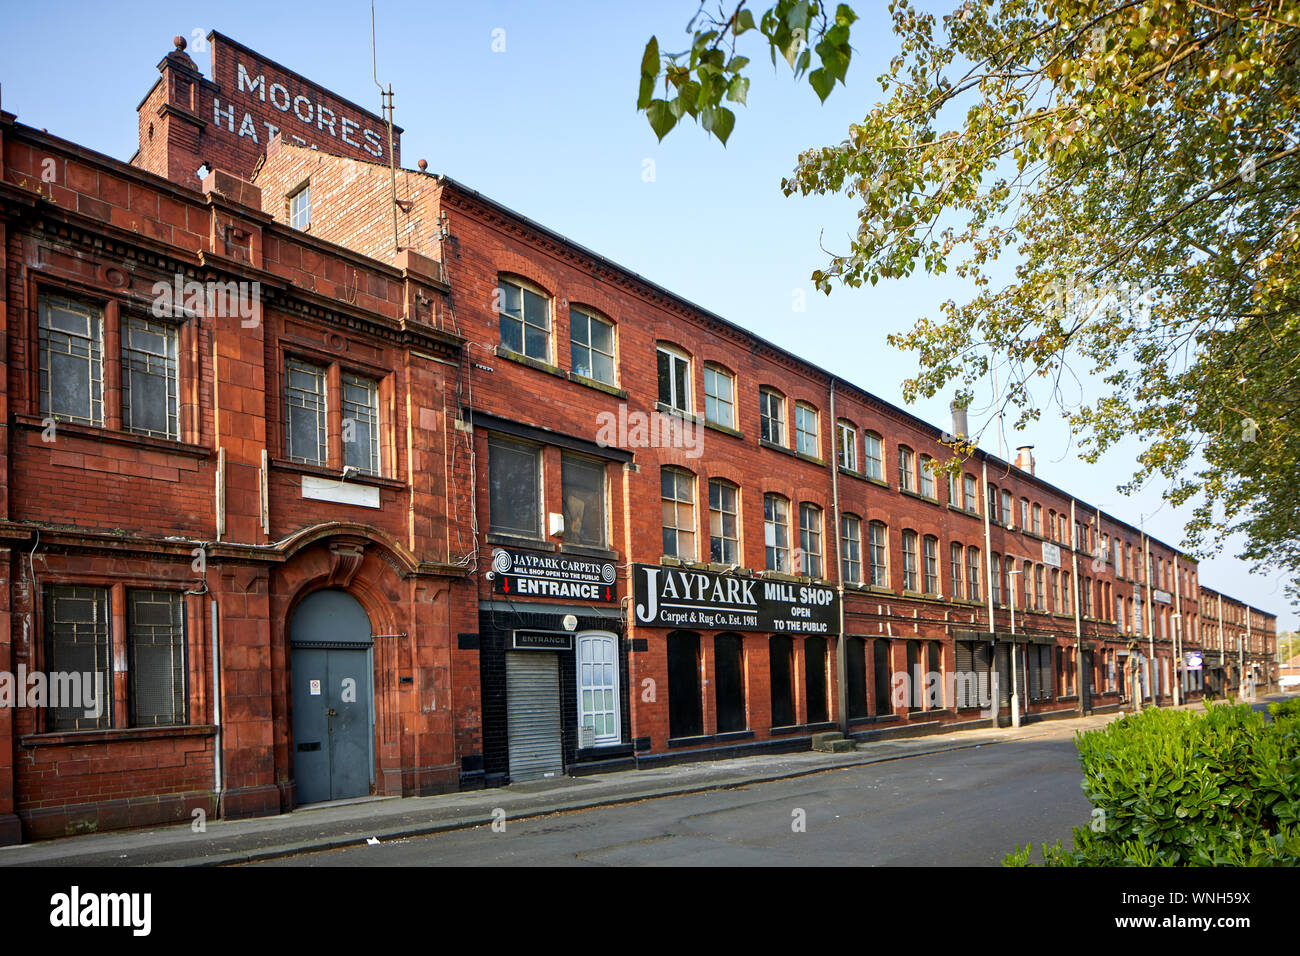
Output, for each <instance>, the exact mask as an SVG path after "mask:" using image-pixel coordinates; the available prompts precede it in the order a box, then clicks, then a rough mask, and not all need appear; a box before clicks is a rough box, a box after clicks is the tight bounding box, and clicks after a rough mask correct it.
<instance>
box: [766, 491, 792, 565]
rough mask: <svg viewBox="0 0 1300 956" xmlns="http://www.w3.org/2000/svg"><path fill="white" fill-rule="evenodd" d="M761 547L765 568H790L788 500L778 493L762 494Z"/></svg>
mask: <svg viewBox="0 0 1300 956" xmlns="http://www.w3.org/2000/svg"><path fill="white" fill-rule="evenodd" d="M763 547H764V551H765V557H766V559H767V570H769V571H782V572H787V573H788V572H789V570H790V502H789V501H788V500H787V499H785V498H783V497H781V496H780V495H774V494H771V493H769V494H766V495H764V496H763Z"/></svg>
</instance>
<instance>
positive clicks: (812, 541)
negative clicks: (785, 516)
mask: <svg viewBox="0 0 1300 956" xmlns="http://www.w3.org/2000/svg"><path fill="white" fill-rule="evenodd" d="M799 550H800V553H801V554H802V556H803V557H802V564H803V567H802V568H796V569H795V573H796V574H806V575H808V576H809V577H813V578H819V577H821V576H822V509H821V508H818V507H817V506H816V505H814V504H809V503H808V502H806V501H805V502H803V503H802V504H800V505H799Z"/></svg>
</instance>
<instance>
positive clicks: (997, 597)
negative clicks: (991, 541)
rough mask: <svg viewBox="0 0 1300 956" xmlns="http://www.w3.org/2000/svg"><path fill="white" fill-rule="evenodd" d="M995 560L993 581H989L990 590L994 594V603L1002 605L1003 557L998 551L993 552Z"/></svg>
mask: <svg viewBox="0 0 1300 956" xmlns="http://www.w3.org/2000/svg"><path fill="white" fill-rule="evenodd" d="M992 558H993V580H991V581H989V588H990V589H991V590H992V593H993V603H994V604H997V605H1001V604H1002V556H1001V555H1000V554H998V553H997V552H996V551H994V552H992Z"/></svg>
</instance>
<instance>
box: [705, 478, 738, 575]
mask: <svg viewBox="0 0 1300 956" xmlns="http://www.w3.org/2000/svg"><path fill="white" fill-rule="evenodd" d="M739 516H740V489H739V488H737V487H736V486H735V485H733V484H732V483H731V482H729V481H724V480H723V479H721V478H710V479H709V560H710V561H712V562H713V563H715V564H739V563H740V517H739Z"/></svg>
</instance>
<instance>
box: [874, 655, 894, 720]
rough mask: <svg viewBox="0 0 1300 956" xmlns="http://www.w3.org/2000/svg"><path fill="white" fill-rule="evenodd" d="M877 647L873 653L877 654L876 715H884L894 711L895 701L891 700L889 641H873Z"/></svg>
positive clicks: (875, 662)
mask: <svg viewBox="0 0 1300 956" xmlns="http://www.w3.org/2000/svg"><path fill="white" fill-rule="evenodd" d="M873 643H874V644H875V647H874V648H873V651H872V653H873V654H874V655H875V657H874V660H873V662H872V663H873V664H874V665H875V669H876V681H875V684H876V716H877V717H883V716H885V715H887V714H892V713H893V712H894V705H893V702H892V701H891V700H890V692H889V688H890V681H891V679H892V676H893V675H892V674H891V673H890V663H889V641H885V640H878V641H875V642H873Z"/></svg>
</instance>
